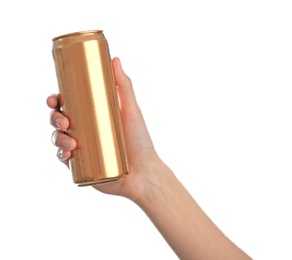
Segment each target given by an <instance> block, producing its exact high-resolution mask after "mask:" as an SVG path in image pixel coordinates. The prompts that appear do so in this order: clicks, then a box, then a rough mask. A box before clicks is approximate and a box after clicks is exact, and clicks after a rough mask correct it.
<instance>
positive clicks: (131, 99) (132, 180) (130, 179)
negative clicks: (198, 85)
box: [47, 58, 166, 201]
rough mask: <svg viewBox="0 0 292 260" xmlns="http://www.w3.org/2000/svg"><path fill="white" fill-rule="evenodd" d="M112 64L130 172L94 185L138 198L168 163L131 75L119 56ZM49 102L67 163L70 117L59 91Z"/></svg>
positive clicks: (72, 145) (72, 144) (56, 142)
mask: <svg viewBox="0 0 292 260" xmlns="http://www.w3.org/2000/svg"><path fill="white" fill-rule="evenodd" d="M112 65H113V70H114V76H115V82H116V87H117V92H118V95H119V99H120V114H121V120H122V125H123V131H124V135H125V143H126V149H127V156H128V163H129V170H130V173H129V174H128V175H127V176H126V177H125V178H124V179H123V180H121V181H118V182H114V183H107V184H102V185H95V186H94V187H95V188H96V189H97V190H99V191H102V192H105V193H110V194H115V195H121V196H125V197H128V198H130V199H132V200H134V201H136V200H137V199H138V198H139V197H140V196H141V194H142V193H144V192H145V189H149V187H148V186H149V184H150V186H151V183H152V182H153V181H154V179H155V178H154V177H155V176H152V175H153V172H154V169H156V170H158V171H160V170H159V168H161V170H162V168H166V166H165V165H164V164H163V162H162V161H161V160H160V159H159V157H158V155H157V153H156V152H155V150H154V146H153V144H152V141H151V138H150V136H149V133H148V131H147V127H146V125H145V122H144V119H143V116H142V113H141V111H140V108H139V106H138V104H137V101H136V98H135V94H134V90H133V87H132V83H131V80H130V78H129V77H128V76H127V75H126V74H125V73H124V71H123V69H122V66H121V63H120V60H119V59H118V58H114V59H113V60H112ZM47 105H48V106H49V107H50V108H52V109H53V111H52V112H51V116H50V122H51V124H52V125H53V126H54V127H55V128H56V130H55V131H54V132H53V135H52V142H53V143H54V145H56V146H57V147H58V148H59V150H58V152H57V156H58V158H59V160H60V161H61V162H63V163H64V164H66V165H67V166H68V161H69V158H70V157H71V151H72V150H74V149H75V147H76V141H75V140H74V139H72V138H71V137H69V136H67V135H66V134H64V133H63V131H65V130H66V129H67V128H68V126H69V121H68V119H67V118H66V117H65V116H64V115H63V114H62V113H61V112H60V111H59V100H58V95H51V96H49V97H48V98H47ZM156 170H155V172H156ZM154 185H156V184H154Z"/></svg>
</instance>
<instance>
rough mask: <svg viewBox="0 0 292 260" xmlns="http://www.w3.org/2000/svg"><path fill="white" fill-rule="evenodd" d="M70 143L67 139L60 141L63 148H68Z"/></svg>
mask: <svg viewBox="0 0 292 260" xmlns="http://www.w3.org/2000/svg"><path fill="white" fill-rule="evenodd" d="M70 143H71V141H70V140H69V139H67V138H64V139H63V140H62V145H63V146H64V148H69V146H70Z"/></svg>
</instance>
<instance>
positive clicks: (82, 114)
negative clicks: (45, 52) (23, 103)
mask: <svg viewBox="0 0 292 260" xmlns="http://www.w3.org/2000/svg"><path fill="white" fill-rule="evenodd" d="M53 56H54V61H55V67H56V73H57V79H58V85H59V92H60V97H59V98H60V103H61V104H60V110H61V112H62V113H63V114H64V115H66V116H67V117H68V118H69V121H70V126H69V129H68V131H67V132H66V133H67V134H68V135H69V136H72V137H74V138H75V139H76V141H77V148H76V149H75V150H74V151H73V154H72V158H71V159H70V169H71V171H72V175H73V181H74V182H75V183H78V184H79V186H85V185H94V184H98V183H104V182H109V181H115V180H118V179H119V178H121V177H123V176H124V175H125V174H127V173H128V167H127V159H126V150H125V144H124V138H123V132H122V126H121V120H120V114H119V105H118V98H117V92H116V88H115V83H114V77H113V71H112V66H111V59H110V55H109V48H108V44H107V41H106V39H105V37H104V34H103V32H102V31H86V32H77V33H71V34H66V35H63V36H59V37H56V38H54V39H53Z"/></svg>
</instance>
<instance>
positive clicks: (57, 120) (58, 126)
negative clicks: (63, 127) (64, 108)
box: [56, 118, 62, 129]
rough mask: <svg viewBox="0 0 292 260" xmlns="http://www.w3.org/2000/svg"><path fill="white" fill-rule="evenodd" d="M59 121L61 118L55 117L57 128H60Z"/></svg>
mask: <svg viewBox="0 0 292 260" xmlns="http://www.w3.org/2000/svg"><path fill="white" fill-rule="evenodd" d="M61 121H62V119H61V118H57V119H56V126H57V128H58V129H60V124H61Z"/></svg>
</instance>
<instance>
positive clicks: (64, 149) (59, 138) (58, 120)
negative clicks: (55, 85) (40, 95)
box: [47, 94, 76, 166]
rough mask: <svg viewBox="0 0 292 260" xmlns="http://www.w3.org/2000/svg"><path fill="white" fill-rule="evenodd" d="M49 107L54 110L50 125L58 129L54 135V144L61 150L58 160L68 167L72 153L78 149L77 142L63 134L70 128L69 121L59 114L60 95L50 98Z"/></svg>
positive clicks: (48, 100) (48, 99) (58, 153)
mask: <svg viewBox="0 0 292 260" xmlns="http://www.w3.org/2000/svg"><path fill="white" fill-rule="evenodd" d="M47 105H48V107H50V108H52V109H53V110H52V112H51V113H50V123H51V125H52V126H54V127H55V128H56V129H57V130H56V131H54V132H53V134H52V138H51V140H52V143H53V144H54V145H55V146H57V147H58V148H59V149H58V152H57V157H58V159H59V160H60V161H61V162H63V163H64V164H66V165H67V166H68V159H69V158H70V157H71V151H72V150H74V149H75V148H76V141H75V140H74V139H73V138H71V137H69V136H67V135H66V134H64V133H63V131H65V130H66V129H67V128H68V127H69V120H68V118H66V117H65V116H64V115H63V114H62V113H60V112H59V99H58V95H55V94H53V95H51V96H49V97H48V98H47Z"/></svg>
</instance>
